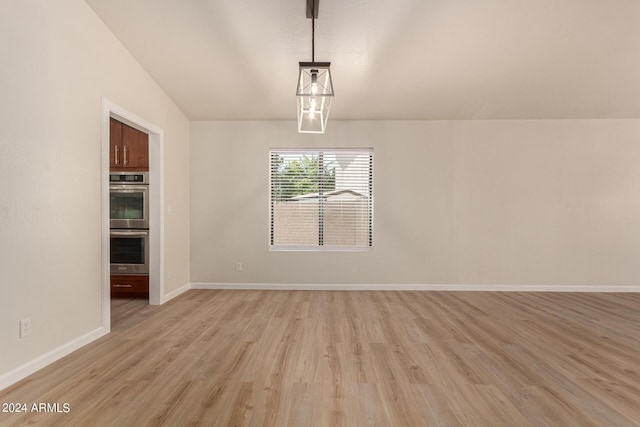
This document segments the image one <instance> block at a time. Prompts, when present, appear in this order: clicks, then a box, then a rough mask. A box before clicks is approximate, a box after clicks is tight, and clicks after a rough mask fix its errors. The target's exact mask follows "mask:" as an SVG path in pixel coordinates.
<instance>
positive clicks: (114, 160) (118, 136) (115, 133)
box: [109, 119, 123, 170]
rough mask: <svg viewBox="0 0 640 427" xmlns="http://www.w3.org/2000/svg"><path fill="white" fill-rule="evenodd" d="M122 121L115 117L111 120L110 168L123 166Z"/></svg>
mask: <svg viewBox="0 0 640 427" xmlns="http://www.w3.org/2000/svg"><path fill="white" fill-rule="evenodd" d="M122 126H123V125H122V123H120V122H119V121H117V120H115V119H111V120H110V121H109V168H110V169H111V170H117V169H121V168H122Z"/></svg>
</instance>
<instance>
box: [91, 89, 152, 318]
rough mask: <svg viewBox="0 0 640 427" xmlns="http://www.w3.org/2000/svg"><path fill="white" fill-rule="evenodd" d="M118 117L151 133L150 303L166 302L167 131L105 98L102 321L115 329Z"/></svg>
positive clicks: (103, 115) (103, 105)
mask: <svg viewBox="0 0 640 427" xmlns="http://www.w3.org/2000/svg"><path fill="white" fill-rule="evenodd" d="M112 117H113V118H114V119H117V120H119V121H121V122H123V123H125V124H127V125H129V126H131V127H133V128H135V129H138V130H140V131H142V132H144V133H147V134H148V135H149V237H150V238H149V304H154V305H159V304H162V302H163V301H162V296H163V295H164V209H163V206H164V168H163V165H164V161H163V160H164V131H163V130H162V129H161V128H160V127H158V126H156V125H154V124H152V123H150V122H148V121H146V120H144V119H142V118H140V117H138V116H137V115H135V114H133V113H131V112H129V111H127V110H125V109H124V108H122V107H120V106H118V105H116V104H114V103H113V102H111V101H109V100H108V99H106V98H104V97H103V98H102V113H101V125H102V126H101V128H102V135H101V173H100V183H101V193H102V202H101V228H102V325H103V326H104V327H106V328H107V330H111V303H110V301H111V290H110V281H109V276H110V262H109V258H110V249H109V246H110V236H109V154H110V153H109V151H110V150H109V120H110V119H111V118H112Z"/></svg>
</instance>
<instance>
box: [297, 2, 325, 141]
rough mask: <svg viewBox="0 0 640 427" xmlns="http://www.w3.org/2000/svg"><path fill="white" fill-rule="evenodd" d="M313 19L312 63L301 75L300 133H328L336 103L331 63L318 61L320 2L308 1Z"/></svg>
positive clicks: (299, 100) (302, 64)
mask: <svg viewBox="0 0 640 427" xmlns="http://www.w3.org/2000/svg"><path fill="white" fill-rule="evenodd" d="M305 1H306V3H307V18H311V62H300V63H299V64H300V72H299V75H298V87H297V90H296V96H297V97H298V132H301V133H324V130H325V128H326V126H327V119H328V118H329V111H330V110H331V101H332V100H333V82H332V81H331V70H330V69H329V67H330V66H331V62H316V47H315V20H316V18H317V17H318V8H319V2H320V0H305Z"/></svg>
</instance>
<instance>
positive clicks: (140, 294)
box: [111, 275, 149, 298]
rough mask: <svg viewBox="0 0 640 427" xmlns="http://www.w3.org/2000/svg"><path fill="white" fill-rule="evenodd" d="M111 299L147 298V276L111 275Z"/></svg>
mask: <svg viewBox="0 0 640 427" xmlns="http://www.w3.org/2000/svg"><path fill="white" fill-rule="evenodd" d="M111 298H149V276H134V275H128V276H125V275H111Z"/></svg>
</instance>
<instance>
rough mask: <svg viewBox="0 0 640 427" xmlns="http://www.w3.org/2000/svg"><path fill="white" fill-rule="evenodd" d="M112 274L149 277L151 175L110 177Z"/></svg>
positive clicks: (132, 173) (132, 174)
mask: <svg viewBox="0 0 640 427" xmlns="http://www.w3.org/2000/svg"><path fill="white" fill-rule="evenodd" d="M109 211H110V213H109V219H110V228H111V274H112V275H148V274H149V174H148V172H111V173H110V174H109Z"/></svg>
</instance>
